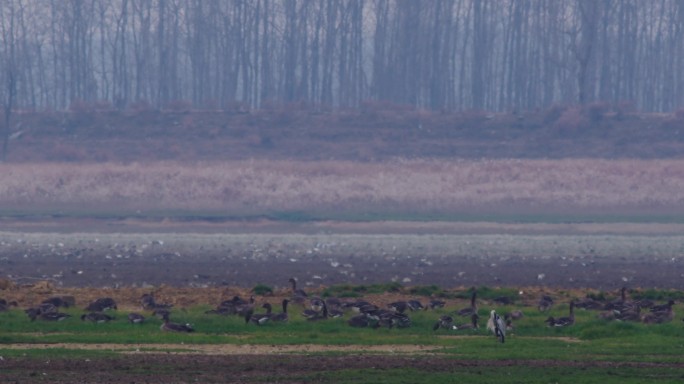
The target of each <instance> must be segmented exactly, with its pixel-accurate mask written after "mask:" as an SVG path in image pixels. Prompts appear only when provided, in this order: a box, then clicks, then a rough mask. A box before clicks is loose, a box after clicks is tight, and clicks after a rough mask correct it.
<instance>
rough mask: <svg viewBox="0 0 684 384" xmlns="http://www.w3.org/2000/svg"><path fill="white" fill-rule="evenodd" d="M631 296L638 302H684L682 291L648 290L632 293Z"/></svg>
mask: <svg viewBox="0 0 684 384" xmlns="http://www.w3.org/2000/svg"><path fill="white" fill-rule="evenodd" d="M629 293H630V295H631V296H632V297H633V298H634V299H636V300H644V299H648V300H659V301H667V300H677V301H682V300H684V293H682V292H680V291H672V290H664V289H646V290H644V291H630V292H629Z"/></svg>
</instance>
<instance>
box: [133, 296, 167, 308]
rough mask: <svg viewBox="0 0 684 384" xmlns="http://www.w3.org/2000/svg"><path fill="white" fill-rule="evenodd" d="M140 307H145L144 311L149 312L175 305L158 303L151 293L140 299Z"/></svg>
mask: <svg viewBox="0 0 684 384" xmlns="http://www.w3.org/2000/svg"><path fill="white" fill-rule="evenodd" d="M140 305H141V306H142V307H143V309H147V310H155V309H162V308H171V307H173V304H166V303H157V302H156V301H155V299H154V296H153V295H152V294H151V293H145V294H143V295H142V296H141V297H140Z"/></svg>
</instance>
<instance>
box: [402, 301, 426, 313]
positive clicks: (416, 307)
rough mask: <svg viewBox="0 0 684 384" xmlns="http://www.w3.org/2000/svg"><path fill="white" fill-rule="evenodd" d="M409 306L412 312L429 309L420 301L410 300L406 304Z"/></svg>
mask: <svg viewBox="0 0 684 384" xmlns="http://www.w3.org/2000/svg"><path fill="white" fill-rule="evenodd" d="M406 304H408V308H409V309H410V310H412V311H419V310H421V309H427V308H426V307H424V306H423V303H421V302H420V300H409V301H407V302H406Z"/></svg>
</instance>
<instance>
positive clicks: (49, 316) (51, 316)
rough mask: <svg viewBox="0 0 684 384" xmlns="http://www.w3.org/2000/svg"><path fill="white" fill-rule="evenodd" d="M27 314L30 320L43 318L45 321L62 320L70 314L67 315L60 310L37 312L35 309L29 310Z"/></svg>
mask: <svg viewBox="0 0 684 384" xmlns="http://www.w3.org/2000/svg"><path fill="white" fill-rule="evenodd" d="M28 316H29V318H30V319H31V321H35V320H36V319H39V320H45V321H62V320H64V319H67V318H69V317H71V315H69V314H68V313H62V312H48V313H39V312H37V311H32V312H29V313H28Z"/></svg>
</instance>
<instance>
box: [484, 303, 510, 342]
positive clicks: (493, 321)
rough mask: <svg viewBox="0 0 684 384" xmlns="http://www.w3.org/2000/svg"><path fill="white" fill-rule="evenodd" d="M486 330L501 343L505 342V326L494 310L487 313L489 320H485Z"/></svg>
mask: <svg viewBox="0 0 684 384" xmlns="http://www.w3.org/2000/svg"><path fill="white" fill-rule="evenodd" d="M487 329H488V330H489V331H491V332H492V333H494V335H495V336H496V338H497V339H498V340H499V341H500V342H501V343H503V342H504V341H505V340H506V324H505V323H504V321H503V319H502V318H501V317H500V316H499V315H498V314H497V313H496V311H495V310H493V309H492V311H491V312H490V313H489V320H487Z"/></svg>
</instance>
